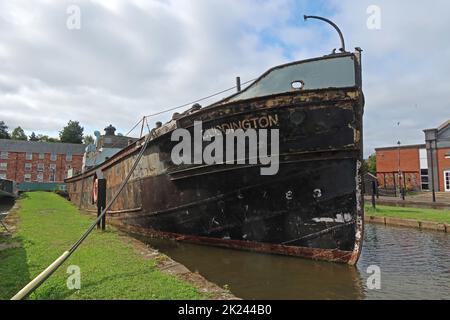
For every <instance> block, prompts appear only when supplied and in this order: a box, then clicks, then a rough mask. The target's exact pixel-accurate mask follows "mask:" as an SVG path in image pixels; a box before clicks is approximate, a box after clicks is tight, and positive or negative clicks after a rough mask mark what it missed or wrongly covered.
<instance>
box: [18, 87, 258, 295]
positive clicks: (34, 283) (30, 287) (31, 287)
mask: <svg viewBox="0 0 450 320" xmlns="http://www.w3.org/2000/svg"><path fill="white" fill-rule="evenodd" d="M255 80H256V79H252V80H248V81H246V82H243V83H242V85H245V84H248V83H250V82H253V81H255ZM237 87H238V86H237V85H236V86H233V87H230V88H228V89H225V90H222V91H219V92H216V93H213V94H210V95H208V96H206V97H203V98H200V99H197V100H194V101H191V102H188V103H185V104H182V105H180V106H176V107H173V108H169V109H166V110H162V111H159V112H156V113H153V114H150V115H147V116H144V117H142V118H141V119H140V120H139V121H138V122H137V123H136V124H135V125H134V126H133V127H132V128H131V129H130V130H129V131H128V132H127V133H126V134H125V136H127V135H128V134H130V133H131V132H132V131H133V130H134V129H136V127H137V126H138V125H139V124H140V123H141V122H142V127H144V125H145V124H146V125H147V129H148V130H149V131H150V127H149V126H148V120H147V119H148V118H150V117H154V116H157V115H160V114H163V113H166V112H170V111H174V110H177V109H181V108H184V107H186V106H189V105H192V104H194V103H198V102H201V101H204V100H207V99H210V98H212V97H215V96H218V95H220V94H223V93H225V92H228V91H231V90H234V89H236V88H237ZM140 138H141V137H140ZM150 140H151V135H150V134H149V135H147V137H146V138H145V141H144V144H143V145H142V147H141V150H140V152H139V154H138V156H137V158H136V161H135V162H134V163H133V166H132V167H131V170H130V172H128V175H127V176H126V177H125V179H124V180H123V181H122V184H121V185H120V187H119V189H118V190H117V192H116V193H115V194H114V196H113V197H112V199H111V200H110V201H109V203H108V204H107V205H106V207H105V208H104V209H103V211H102V212H101V213H100V215H99V216H98V217H97V219H96V220H95V222H94V223H93V224H92V225H91V226H90V227H89V228H88V229H87V230H86V232H85V233H84V234H83V235H82V236H81V238H79V239H78V240H77V242H75V243H74V244H73V245H72V247H71V248H70V249H69V250H67V251H65V252H64V253H63V254H62V255H61V256H59V257H58V258H57V259H56V260H55V261H53V263H51V264H50V265H49V266H48V267H47V268H46V269H45V270H44V271H42V272H41V273H40V274H39V275H38V276H37V277H35V278H34V279H33V280H31V281H30V282H29V283H28V284H27V285H26V286H25V287H23V288H22V290H20V291H19V292H18V293H17V294H16V295H15V296H14V297H12V298H11V300H22V299H24V298H26V297H27V296H28V295H30V294H31V293H32V292H33V291H35V290H36V289H37V288H39V286H40V285H41V284H42V283H44V281H45V280H47V279H48V278H49V277H50V276H51V275H52V274H53V273H54V272H55V271H56V270H58V268H59V267H60V266H61V265H62V264H63V263H64V262H65V261H66V260H67V259H68V258H69V257H70V256H71V255H72V254H73V253H74V252H75V250H77V248H78V247H79V246H80V245H81V243H82V242H83V241H84V240H85V239H86V238H87V237H88V236H89V234H90V233H91V232H92V230H94V229H95V227H96V226H97V224H98V223H100V221H101V220H102V219H103V217H104V216H105V214H106V212H107V211H108V210H109V208H110V207H111V206H112V204H113V203H114V201H115V200H116V199H117V197H118V196H119V194H120V193H121V192H122V190H123V189H124V188H125V185H126V183H127V182H128V180H129V179H130V178H131V175H132V174H133V172H134V170H135V169H136V167H137V165H138V163H139V161H140V160H141V158H142V155H143V154H144V151H145V149H146V148H147V145H148V143H149V141H150ZM113 146H114V145H113Z"/></svg>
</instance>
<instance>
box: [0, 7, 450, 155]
mask: <svg viewBox="0 0 450 320" xmlns="http://www.w3.org/2000/svg"><path fill="white" fill-rule="evenodd" d="M411 2H412V1H393V0H387V1H381V0H380V1H378V0H370V1H350V0H349V1H342V0H340V1H333V0H330V1H300V0H298V1H294V0H267V1H259V0H239V1H238V0H233V1H232V0H190V1H188V0H129V1H119V0H104V1H103V0H95V1H94V0H92V1H81V0H80V1H76V0H72V1H62V0H54V1H50V0H30V1H20V0H15V1H8V0H0V120H3V121H5V122H6V123H7V125H8V126H9V127H10V129H12V128H14V127H16V126H18V125H20V126H22V128H24V129H25V131H26V133H28V134H30V133H31V131H35V132H36V133H43V134H49V135H52V136H57V135H58V131H59V130H60V129H61V128H62V127H63V126H64V125H65V124H66V123H67V122H68V120H70V119H72V120H78V121H80V122H81V124H82V125H83V126H84V127H85V133H92V132H93V131H94V130H96V129H103V128H104V127H105V126H107V125H108V124H109V123H112V124H113V125H115V126H116V127H117V128H118V131H119V132H122V133H126V132H127V131H128V130H129V129H131V127H132V126H133V125H134V124H135V123H136V122H137V121H138V120H139V119H140V118H141V117H142V116H143V115H148V114H152V113H155V112H158V111H161V110H164V109H167V108H170V107H173V106H177V105H180V104H183V103H186V102H189V101H193V100H195V99H197V98H200V97H203V96H207V95H209V94H211V93H214V92H217V91H220V90H222V89H225V88H229V87H232V86H233V85H234V81H235V80H234V79H235V77H236V76H241V78H242V79H243V81H245V80H249V79H253V78H255V77H257V76H259V75H260V74H261V73H262V72H264V71H265V70H266V69H268V68H270V67H272V66H275V65H278V64H281V63H284V62H288V61H292V60H299V59H305V58H311V57H315V56H321V55H324V54H328V53H330V51H331V49H332V48H336V47H338V46H339V41H338V38H337V35H336V33H335V32H334V31H333V30H332V29H330V27H329V26H327V25H325V24H323V23H321V22H319V21H314V20H311V21H308V22H304V21H303V19H302V16H303V14H311V15H313V14H314V15H322V16H326V17H329V18H331V19H333V20H334V21H335V22H336V23H337V24H338V25H339V26H340V27H341V29H342V30H343V32H344V35H345V38H346V42H347V47H348V49H353V48H354V47H356V46H359V47H361V48H363V50H364V56H363V68H364V71H363V72H364V75H363V77H364V79H363V80H364V91H365V96H366V109H365V110H366V111H365V118H364V124H365V133H364V136H365V154H366V155H368V154H369V153H370V152H372V151H373V148H374V147H377V146H386V145H392V144H395V143H396V142H397V141H398V140H400V141H401V142H402V143H403V144H409V143H421V142H422V141H423V133H422V129H425V128H429V127H436V126H438V125H439V124H441V123H442V122H444V121H445V120H447V119H449V118H450V99H449V96H450V77H449V74H450V59H449V57H450V41H448V36H447V35H448V34H449V33H450V20H449V19H448V14H449V13H450V2H448V1H433V3H432V4H430V3H429V2H425V1H420V2H419V1H416V2H414V3H411ZM73 5H76V6H77V8H79V9H80V17H81V19H80V25H79V26H80V28H79V29H78V28H76V27H77V25H76V24H74V20H73V18H74V17H75V16H74V11H72V9H73V7H71V6H73ZM370 5H376V6H377V7H378V8H379V9H380V10H381V11H380V17H381V20H380V22H381V25H380V28H373V27H372V28H368V25H367V21H368V19H369V21H373V20H370V19H371V17H372V16H371V14H372V13H373V11H371V10H369V11H370V12H369V13H368V11H367V10H368V7H369V6H370ZM68 23H69V27H68ZM371 26H374V24H371ZM74 27H75V28H74ZM208 102H212V101H206V102H203V104H207V103H208ZM170 116H171V113H169V114H166V115H162V116H158V117H155V118H154V119H150V121H151V122H155V121H157V120H162V121H164V120H167V119H168V118H169V117H170ZM398 122H400V125H398ZM134 133H135V134H138V132H134Z"/></svg>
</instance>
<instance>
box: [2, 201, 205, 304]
mask: <svg viewBox="0 0 450 320" xmlns="http://www.w3.org/2000/svg"><path fill="white" fill-rule="evenodd" d="M18 204H19V209H18V210H17V211H16V212H14V213H13V215H15V218H16V219H17V220H18V222H17V226H16V228H17V229H16V232H15V233H14V234H13V236H12V237H10V238H4V237H2V238H0V242H3V243H4V244H5V243H6V242H7V243H9V244H11V243H12V244H15V245H16V247H14V246H12V247H11V248H7V249H3V250H1V251H0V299H9V298H11V297H12V296H13V295H14V294H15V293H17V291H18V290H20V289H21V288H22V287H23V286H24V285H26V284H27V283H28V282H29V281H30V280H31V279H33V278H34V277H35V276H36V275H38V274H39V273H40V272H41V271H42V270H44V269H45V268H46V267H47V266H48V265H49V264H50V263H51V262H53V260H54V259H56V258H57V257H58V256H59V255H61V254H62V253H63V252H64V251H65V250H67V249H68V248H70V246H71V245H72V244H73V243H74V242H75V241H76V240H77V239H78V238H79V237H80V235H81V234H82V233H83V232H84V231H85V230H86V229H87V228H88V226H89V225H90V224H91V223H92V222H93V218H92V217H90V216H87V215H82V214H80V213H79V211H78V209H77V208H76V207H75V206H74V205H73V204H71V203H70V202H68V201H66V200H64V199H63V198H61V197H59V196H58V195H56V194H53V193H47V192H33V193H26V194H24V195H23V197H22V198H21V199H19V200H18ZM70 265H75V266H78V267H79V268H80V271H81V289H80V290H69V289H68V288H67V285H66V282H67V280H68V277H69V276H70V274H68V273H67V270H68V267H69V266H70ZM202 298H207V296H205V295H204V294H201V293H199V292H198V290H197V289H196V288H195V287H194V286H193V285H191V284H190V283H187V282H185V281H183V280H182V279H179V278H176V277H174V276H172V275H168V274H166V273H163V272H161V271H160V270H159V269H158V267H157V261H155V259H149V258H146V257H144V256H142V255H140V254H139V253H138V252H136V250H135V248H134V247H133V245H132V244H130V243H126V241H124V238H123V237H122V236H121V235H120V234H119V233H118V232H117V231H115V230H114V229H109V230H107V231H105V232H100V231H94V232H93V233H92V234H91V235H90V236H89V237H88V238H87V239H86V240H85V242H83V244H82V245H81V247H80V248H78V250H77V251H76V252H75V253H74V254H73V255H72V256H71V257H70V258H69V259H68V260H67V261H66V262H65V263H64V264H63V265H62V266H61V268H60V269H59V270H58V271H57V272H56V273H55V274H54V275H52V276H51V277H50V278H49V279H48V280H47V281H46V282H45V283H44V284H43V285H42V286H41V287H40V288H39V289H37V290H36V291H35V293H33V294H32V295H31V296H30V299H202Z"/></svg>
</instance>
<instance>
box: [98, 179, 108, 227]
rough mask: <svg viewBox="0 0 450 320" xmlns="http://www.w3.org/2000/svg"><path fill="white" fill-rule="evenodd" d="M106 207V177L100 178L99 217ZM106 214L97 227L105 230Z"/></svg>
mask: <svg viewBox="0 0 450 320" xmlns="http://www.w3.org/2000/svg"><path fill="white" fill-rule="evenodd" d="M105 207H106V179H98V200H97V217H99V216H100V215H101V213H102V211H103V209H104V208H105ZM105 227H106V214H105V215H103V217H102V219H101V220H100V222H99V223H98V225H97V228H99V229H102V230H105Z"/></svg>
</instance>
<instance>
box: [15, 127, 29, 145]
mask: <svg viewBox="0 0 450 320" xmlns="http://www.w3.org/2000/svg"><path fill="white" fill-rule="evenodd" d="M11 139H13V140H25V141H27V140H28V137H27V135H26V134H25V132H24V131H23V129H22V128H21V127H20V126H19V127H17V128H15V129H14V130H13V132H12V134H11Z"/></svg>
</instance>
